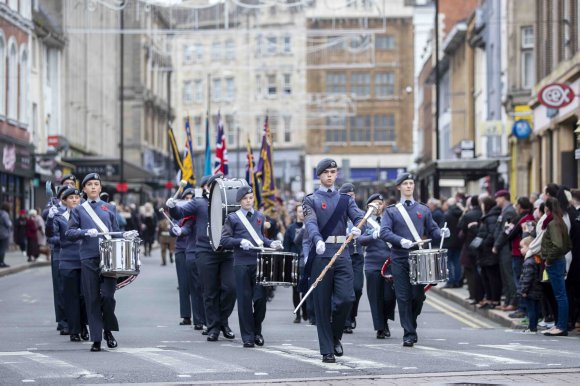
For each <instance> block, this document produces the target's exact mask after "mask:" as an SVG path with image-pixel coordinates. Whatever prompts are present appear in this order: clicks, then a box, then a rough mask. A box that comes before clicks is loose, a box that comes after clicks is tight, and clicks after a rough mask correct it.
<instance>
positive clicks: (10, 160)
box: [0, 141, 34, 177]
mask: <svg viewBox="0 0 580 386" xmlns="http://www.w3.org/2000/svg"><path fill="white" fill-rule="evenodd" d="M0 171H2V172H7V173H12V174H16V175H19V176H23V177H31V176H33V175H34V168H33V167H32V155H31V153H30V150H29V149H28V148H26V147H24V146H19V145H18V144H15V143H7V142H1V141H0Z"/></svg>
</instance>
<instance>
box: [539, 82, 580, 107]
mask: <svg viewBox="0 0 580 386" xmlns="http://www.w3.org/2000/svg"><path fill="white" fill-rule="evenodd" d="M575 97H576V95H575V94H574V91H573V90H572V89H571V88H570V86H568V85H566V84H563V83H551V84H549V85H547V86H544V87H542V89H541V90H540V93H539V94H538V101H539V102H540V103H541V104H542V105H544V106H546V107H548V108H551V109H559V108H562V107H565V106H568V105H569V104H570V103H572V102H573V100H574V98H575Z"/></svg>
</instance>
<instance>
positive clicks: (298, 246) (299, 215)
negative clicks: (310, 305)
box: [282, 204, 308, 323]
mask: <svg viewBox="0 0 580 386" xmlns="http://www.w3.org/2000/svg"><path fill="white" fill-rule="evenodd" d="M294 210H295V214H296V221H294V222H293V223H292V224H290V225H289V226H288V228H287V229H286V232H284V240H283V241H282V245H283V246H284V251H286V252H292V253H296V254H297V255H298V270H299V275H298V276H299V277H302V276H303V275H304V253H303V249H302V237H301V236H300V235H299V233H301V232H302V229H303V228H304V212H303V211H302V204H297V205H296V206H295V208H294ZM298 287H299V286H293V287H292V303H293V304H294V308H296V306H298V303H300V299H301V298H302V296H304V292H305V291H303V290H302V289H301V288H298ZM300 311H302V317H303V318H304V320H308V310H307V309H306V302H305V303H304V304H302V307H301V308H300V309H299V310H298V312H297V313H296V318H294V323H300V321H301V320H300Z"/></svg>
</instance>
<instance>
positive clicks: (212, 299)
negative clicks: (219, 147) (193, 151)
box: [165, 175, 236, 342]
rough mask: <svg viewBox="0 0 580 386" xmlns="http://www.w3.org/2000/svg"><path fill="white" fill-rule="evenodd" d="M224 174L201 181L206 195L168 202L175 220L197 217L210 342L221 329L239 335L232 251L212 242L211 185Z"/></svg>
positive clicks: (198, 256) (231, 335)
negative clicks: (234, 324)
mask: <svg viewBox="0 0 580 386" xmlns="http://www.w3.org/2000/svg"><path fill="white" fill-rule="evenodd" d="M219 177H221V176H220V175H214V176H206V177H204V178H202V180H201V186H202V189H203V194H202V197H196V198H193V199H192V200H191V201H189V202H187V203H186V204H184V205H177V200H175V199H173V198H172V197H171V198H169V199H168V200H167V202H166V203H165V204H166V205H167V207H168V208H169V213H170V214H171V216H172V217H173V218H175V219H181V218H184V217H187V216H195V220H194V221H195V256H196V264H197V268H198V270H199V278H200V280H201V284H202V288H203V302H204V306H205V319H206V325H207V331H208V336H207V340H208V341H209V342H215V341H217V340H218V337H219V333H220V331H221V332H222V334H223V335H224V337H225V338H226V339H234V338H235V337H236V336H235V334H234V333H233V332H232V330H231V329H230V327H229V323H228V318H229V317H230V315H231V313H232V311H233V309H234V305H235V304H236V292H235V291H236V290H235V284H234V283H235V281H234V272H233V257H232V253H231V252H227V251H214V250H213V248H212V246H211V245H210V243H209V237H208V233H207V227H208V223H209V219H208V212H209V199H208V197H209V187H210V186H211V184H212V182H213V181H214V180H215V179H216V178H219Z"/></svg>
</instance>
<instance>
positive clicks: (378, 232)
mask: <svg viewBox="0 0 580 386" xmlns="http://www.w3.org/2000/svg"><path fill="white" fill-rule="evenodd" d="M380 236H381V230H380V229H375V230H374V231H373V239H375V240H376V239H378V238H379V237H380Z"/></svg>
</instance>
